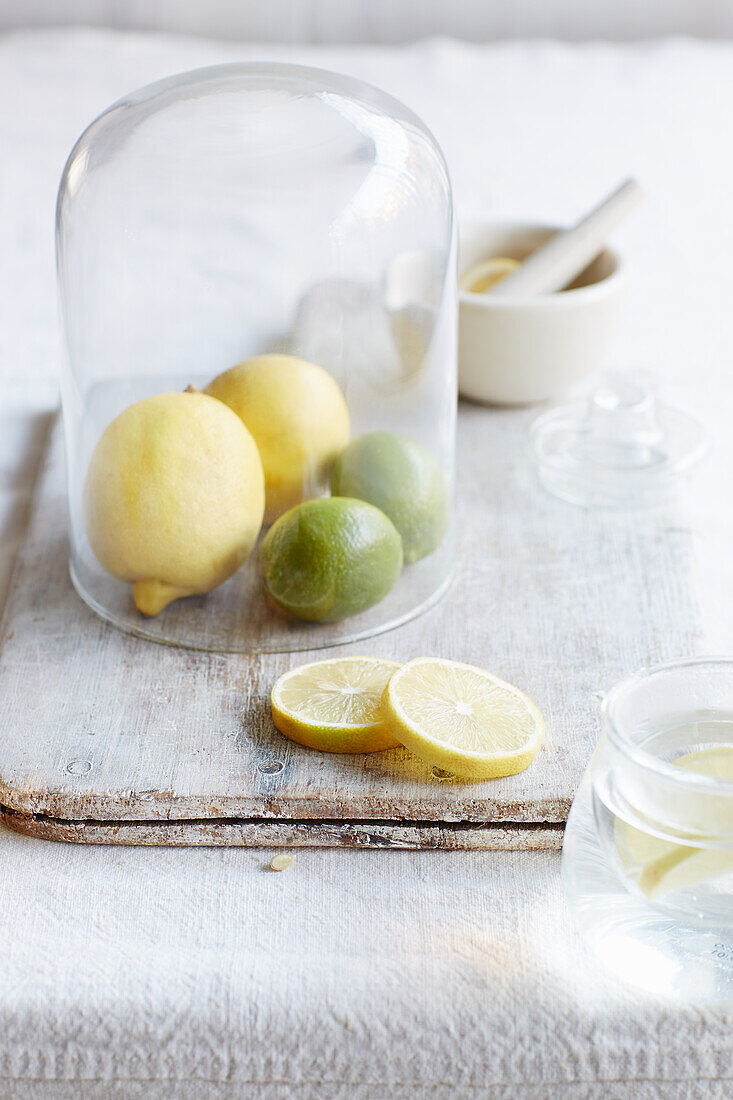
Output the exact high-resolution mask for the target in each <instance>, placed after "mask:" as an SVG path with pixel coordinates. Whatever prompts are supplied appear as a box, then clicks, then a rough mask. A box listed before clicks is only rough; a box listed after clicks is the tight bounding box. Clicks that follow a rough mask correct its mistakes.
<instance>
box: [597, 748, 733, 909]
mask: <svg viewBox="0 0 733 1100" xmlns="http://www.w3.org/2000/svg"><path fill="white" fill-rule="evenodd" d="M674 765H675V767H677V768H682V769H684V770H685V771H687V772H696V773H698V774H699V775H710V776H713V777H714V778H716V779H723V780H730V779H733V745H719V746H716V747H714V748H709V749H701V750H700V751H699V752H691V753H687V754H686V755H685V756H680V757H679V758H678V759H677V760H675V761H674ZM702 797H704V796H702ZM615 835H616V846H617V848H618V850H619V855H620V856H621V860H622V862H623V863H624V865H625V866H627V867H631V866H636V867H638V868H640V871H639V874H638V879H637V886H638V888H639V889H640V890H641V892H642V893H643V894H644V895H645V896H646V897H647V898H649V900H650V901H651V900H654V899H655V898H659V897H661V896H662V895H664V894H670V893H672V892H673V891H675V890H685V889H687V888H688V887H690V886H696V885H699V884H701V883H704V882H708V881H710V880H711V879H715V878H719V877H720V876H721V875H725V874H728V873H729V872H730V871H733V852H731V851H730V850H728V849H725V848H695V847H692V846H690V845H687V844H674V843H673V842H672V841H668V840H662V839H661V838H660V837H656V836H652V835H650V834H649V833H645V832H644V831H643V830H642V829H636V828H634V827H633V826H632V825H628V824H627V823H626V822H624V821H620V820H618V819H617V821H616V827H615Z"/></svg>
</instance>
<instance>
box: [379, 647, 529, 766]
mask: <svg viewBox="0 0 733 1100" xmlns="http://www.w3.org/2000/svg"><path fill="white" fill-rule="evenodd" d="M382 713H383V715H384V721H385V724H386V725H387V727H388V728H389V730H390V732H391V733H393V734H394V736H395V737H396V738H397V740H398V741H399V742H400V743H401V744H403V745H404V746H405V747H406V748H408V749H411V751H412V752H414V753H415V755H416V756H419V757H420V758H421V759H422V760H425V761H426V763H428V764H432V765H433V766H435V767H438V768H441V769H443V770H444V771H447V772H451V773H452V774H453V775H457V776H462V777H465V778H469V779H497V778H498V777H499V776H502V775H514V774H515V773H516V772H521V771H524V769H525V768H526V767H528V766H529V765H530V764H531V763H532V760H533V759H534V757H535V755H536V753H537V750H538V749H539V747H540V745H541V743H542V737H543V733H544V726H543V722H542V716H541V714H540V712H539V711H538V710H537V707H536V706H535V705H534V703H531V702H530V700H529V699H528V698H527V697H526V695H522V693H521V691H518V690H517V688H515V687H512V685H511V684H507V683H505V682H504V680H499V679H497V677H496V676H492V675H490V673H488V672H484V671H483V670H482V669H480V668H474V667H473V665H463V664H459V663H458V662H457V661H445V660H441V659H439V658H430V657H420V658H418V659H417V660H415V661H409V662H408V663H407V664H406V665H402V667H401V668H400V669H398V671H397V672H395V674H394V675H393V676H392V678H391V679H390V681H389V683H388V684H387V687H386V689H385V692H384V695H383V696H382Z"/></svg>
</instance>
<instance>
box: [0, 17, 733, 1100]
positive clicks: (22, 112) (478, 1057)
mask: <svg viewBox="0 0 733 1100" xmlns="http://www.w3.org/2000/svg"><path fill="white" fill-rule="evenodd" d="M255 58H258V59H282V60H291V59H292V60H297V61H302V62H305V63H309V64H317V65H321V66H323V67H326V68H331V69H337V70H341V71H346V72H350V73H353V74H355V75H357V76H360V77H363V78H365V79H367V80H369V81H370V82H372V83H375V84H378V85H380V86H381V87H383V88H385V89H386V90H387V91H389V92H391V93H393V94H394V95H396V96H397V97H398V98H400V99H402V100H404V101H405V102H406V103H408V104H409V105H410V106H411V107H413V108H414V109H415V110H416V111H417V113H418V114H420V115H422V117H423V118H424V119H425V120H426V122H427V123H428V125H429V126H430V127H431V128H432V129H433V131H434V132H435V134H436V136H437V138H438V140H439V141H440V142H441V144H442V145H443V147H444V149H445V152H446V155H447V158H448V162H449V166H450V169H451V173H452V177H453V182H454V187H455V195H456V202H457V208H458V213H459V216H463V217H468V216H474V215H481V214H484V215H487V216H490V217H500V218H505V217H506V218H511V217H517V218H529V219H533V218H536V219H537V220H542V219H547V220H558V221H570V220H572V219H574V218H575V217H577V216H578V215H579V214H580V213H581V212H582V211H583V209H584V208H586V207H587V206H589V205H591V204H592V202H593V201H594V200H595V199H596V198H598V197H600V196H601V195H603V194H604V193H605V192H607V191H608V190H610V188H611V187H612V186H613V185H614V184H615V183H616V182H617V181H619V180H620V179H622V178H623V177H624V176H626V175H629V174H635V175H637V176H638V177H639V178H640V179H642V181H643V183H644V184H645V186H646V188H647V191H648V192H649V200H648V202H647V203H646V205H645V207H644V208H643V210H642V211H640V212H639V213H638V214H636V215H635V216H634V218H633V219H632V220H630V222H629V224H628V225H627V226H625V227H624V229H623V230H622V231H621V232H620V233H619V235H618V238H617V239H618V243H619V245H620V247H622V248H623V249H624V250H625V251H626V252H627V253H629V254H631V256H632V257H633V262H634V267H635V271H636V283H637V289H636V293H635V295H634V298H633V303H632V305H631V307H630V309H629V317H628V323H627V325H626V329H625V331H624V333H623V334H622V336H621V339H620V341H619V343H618V345H617V347H616V350H615V352H614V356H613V365H616V366H621V367H628V366H638V365H642V366H645V367H647V368H649V369H651V370H652V371H653V372H655V373H656V374H657V375H658V377H659V379H660V381H661V384H662V387H663V389H664V392H665V395H666V396H667V398H668V399H669V400H670V401H672V402H676V403H683V404H684V405H685V406H686V407H688V408H691V409H693V410H695V411H697V412H698V413H699V414H700V415H701V416H702V417H703V418H704V419H705V421H706V423H707V424H708V426H709V428H710V431H711V435H712V440H713V445H714V457H715V461H713V462H712V463H709V464H708V468H707V472H703V473H702V474H701V475H700V476H701V481H700V485H701V488H700V491H699V493H697V494H696V497H695V501H694V503H693V510H695V509H696V510H697V511H696V518H695V522H697V523H699V529H700V532H701V538H700V540H699V542H700V545H699V555H698V570H699V575H700V578H701V582H702V580H704V583H701V584H700V599H701V601H702V603H703V612H704V617H705V633H706V638H705V641H706V644H707V646H708V648H709V649H710V650H713V649H720V650H723V649H726V648H727V649H729V650H733V644H732V640H733V632H732V631H731V626H730V623H729V618H730V611H729V609H730V606H731V596H733V582H732V579H731V570H730V568H729V567H728V562H727V557H726V552H727V551H729V546H730V544H729V542H727V541H726V534H727V530H728V529H729V526H728V527H727V526H726V523H729V521H727V512H728V511H730V500H731V496H730V488H731V486H730V470H731V468H733V462H731V458H732V457H733V450H732V448H733V440H731V432H730V420H731V413H732V412H733V385H732V384H731V382H730V381H729V378H730V375H731V363H730V360H731V348H732V347H733V319H732V317H733V311H731V304H730V303H731V289H732V287H733V278H732V277H731V266H732V265H731V257H733V219H731V217H730V215H729V211H730V205H731V194H732V193H733V154H732V153H731V141H730V124H731V121H730V116H731V108H732V107H733V45H727V44H712V43H701V42H691V41H683V40H677V41H669V42H662V43H652V44H647V45H639V46H611V45H605V44H593V45H587V46H572V47H571V46H564V45H560V44H556V43H549V42H534V43H512V44H507V45H502V44H498V45H491V46H471V45H467V44H458V43H456V42H453V41H449V40H432V41H427V42H424V43H420V44H417V45H414V46H408V47H395V48H389V49H377V48H369V49H355V48H353V47H351V48H333V47H332V48H327V49H326V48H317V49H316V48H303V47H300V48H297V49H296V48H293V47H285V48H278V47H274V46H267V47H253V46H251V45H247V46H241V45H232V44H216V43H211V42H202V41H199V40H194V39H171V38H167V37H162V36H155V35H145V36H137V35H123V34H120V33H115V32H91V31H74V32H59V31H46V32H36V33H30V32H23V33H16V34H11V35H8V36H6V37H4V38H0V398H1V400H0V548H1V550H2V569H1V570H0V602H1V601H2V599H4V593H5V589H6V586H7V581H8V577H9V573H10V569H11V567H12V560H13V557H14V553H15V550H16V548H17V545H18V540H19V539H20V538H21V537H22V532H23V528H24V523H25V516H26V512H27V503H28V500H29V497H30V493H31V489H32V484H33V479H34V476H35V471H36V468H37V464H38V459H39V454H40V447H41V444H42V440H43V437H44V433H45V428H46V426H47V424H48V414H49V412H50V411H51V410H52V409H53V407H54V406H55V404H56V389H57V383H56V379H57V367H58V360H59V338H58V328H57V321H56V302H55V286H54V269H53V211H54V198H55V189H56V186H57V182H58V178H59V176H60V173H61V169H62V167H63V163H64V160H65V157H66V155H67V153H68V151H69V149H70V147H71V145H72V143H73V141H74V140H75V138H76V137H77V136H78V134H79V132H80V131H81V130H82V129H83V128H84V126H85V125H86V124H87V123H88V122H89V121H90V120H91V118H92V117H93V116H94V115H95V114H96V113H98V112H99V111H101V110H102V109H104V108H105V107H106V106H107V105H108V104H109V103H110V102H111V101H113V100H114V99H116V98H117V97H118V96H120V95H122V94H123V93H124V92H126V91H128V90H130V89H131V88H133V87H136V86H139V85H141V84H144V83H147V82H149V81H150V80H153V79H156V78H158V77H162V76H165V75H168V74H170V73H173V72H176V71H180V70H183V69H187V68H193V67H196V66H198V65H204V64H211V63H215V62H218V61H229V60H236V59H241V60H246V59H255ZM456 656H459V657H460V655H459V654H457V655H456ZM0 751H1V749H0ZM270 854H271V853H267V852H264V851H258V850H245V849H235V850H221V849H200V850H185V849H179V850H175V849H174V850H166V849H161V850H152V849H115V848H81V847H74V846H70V845H60V844H50V843H44V842H41V841H34V840H30V839H27V838H23V837H20V836H16V835H15V834H12V833H10V832H7V831H3V832H1V833H0V898H1V899H2V925H1V926H0V927H1V931H0V1096H2V1097H3V1098H5V1097H8V1098H15V1097H17V1098H19V1100H20V1098H25V1097H33V1098H36V1097H38V1098H39V1100H40V1098H46V1097H50V1098H55V1100H66V1098H67V1097H89V1098H92V1097H94V1098H95V1100H96V1098H100V1097H105V1098H106V1097H120V1098H124V1100H128V1098H129V1100H136V1098H138V1097H141V1098H142V1097H145V1098H153V1100H154V1098H156V1097H172V1098H176V1100H177V1098H182V1100H208V1098H209V1097H217V1098H218V1097H245V1098H247V1097H252V1098H257V1100H260V1098H261V1100H284V1098H289V1097H295V1098H308V1100H310V1098H313V1100H387V1098H395V1100H401V1098H403V1097H404V1098H407V1097H417V1096H419V1097H423V1096H424V1097H430V1098H433V1100H444V1098H445V1100H448V1098H451V1100H452V1098H458V1100H461V1098H463V1097H466V1098H468V1097H478V1096H482V1097H491V1098H493V1100H499V1098H501V1100H546V1098H547V1100H555V1098H557V1100H565V1098H567V1100H576V1098H577V1100H580V1098H583V1100H585V1098H601V1097H603V1098H604V1100H605V1098H611V1100H613V1098H627V1097H628V1098H632V1100H652V1098H654V1100H657V1098H676V1097H680V1098H681V1097H685V1098H691V1097H698V1096H699V1097H705V1098H706V1100H708V1098H709V1100H718V1098H721V1100H722V1098H723V1097H730V1096H731V1095H733V1037H732V1036H733V1032H732V1030H731V1027H732V1025H733V1013H730V1012H725V1011H722V1010H718V1009H712V1008H706V1007H704V1006H701V1007H691V1006H690V1007H685V1006H680V1005H675V1004H673V1003H668V1002H665V1001H663V1000H659V999H654V998H649V997H646V996H643V995H641V994H640V993H638V992H635V991H633V990H631V989H627V988H626V987H623V986H621V985H620V984H618V983H617V982H616V981H615V980H613V979H612V978H611V977H609V976H608V975H607V974H606V973H605V972H604V970H603V969H602V968H601V967H600V966H599V965H598V964H597V963H596V962H595V961H594V960H592V959H590V958H589V957H588V956H587V954H586V953H585V950H584V948H583V947H582V945H581V943H580V942H579V940H578V939H577V937H576V935H575V933H574V931H573V929H572V927H571V923H570V918H569V915H568V912H567V910H566V907H565V903H564V900H563V897H562V891H561V886H560V881H559V856H558V855H557V854H556V853H506V852H494V853H492V852H484V853H455V852H385V851H361V852H358V851H339V850H301V851H299V852H298V853H297V856H296V859H295V862H294V863H293V865H292V867H291V868H290V869H289V870H288V871H287V872H285V873H283V874H272V873H270V872H269V871H267V870H266V867H267V864H268V862H269V858H270Z"/></svg>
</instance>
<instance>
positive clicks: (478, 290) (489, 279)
mask: <svg viewBox="0 0 733 1100" xmlns="http://www.w3.org/2000/svg"><path fill="white" fill-rule="evenodd" d="M518 267H519V260H512V259H511V258H510V257H509V256H494V258H493V259H491V260H482V261H481V263H480V264H474V265H473V267H469V269H468V271H464V273H463V275H461V277H460V279H459V281H458V286H459V287H460V289H461V290H467V291H468V292H469V293H470V294H485V293H486V291H487V290H491V288H492V286H495V285H496V283H498V282H499V280H500V279H503V278H504V277H505V276H506V275H510V274H511V273H512V271H516V270H517V268H518Z"/></svg>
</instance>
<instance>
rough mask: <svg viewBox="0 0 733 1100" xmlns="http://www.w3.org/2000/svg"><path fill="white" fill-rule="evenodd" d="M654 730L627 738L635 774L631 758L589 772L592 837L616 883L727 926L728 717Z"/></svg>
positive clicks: (696, 920) (730, 889)
mask: <svg viewBox="0 0 733 1100" xmlns="http://www.w3.org/2000/svg"><path fill="white" fill-rule="evenodd" d="M655 727H656V728H654V727H652V728H648V729H644V728H643V727H641V726H639V727H637V729H636V731H635V737H634V742H635V744H636V746H637V747H638V748H639V749H640V750H642V753H643V754H645V755H647V754H648V759H647V760H646V761H644V766H643V768H642V767H641V766H640V767H639V769H638V770H637V769H635V767H634V764H635V761H634V760H633V758H632V760H631V761H630V762H629V761H628V760H627V761H625V762H623V761H621V762H619V764H618V766H617V767H616V768H614V767H613V765H611V766H604V767H600V768H597V769H596V771H595V774H594V781H593V811H594V816H595V821H596V826H597V829H598V833H599V839H600V840H601V843H602V845H603V847H604V848H605V851H606V853H607V855H608V857H609V859H610V861H611V864H612V866H613V867H614V869H615V871H616V873H617V875H618V876H619V878H620V879H621V880H622V881H623V882H624V883H625V885H626V886H627V888H628V889H629V890H630V891H632V892H633V893H634V894H635V895H637V896H638V897H639V898H640V899H644V900H645V901H646V902H648V903H649V904H650V905H652V906H653V907H654V908H655V909H658V910H661V911H662V912H663V913H667V914H669V915H670V916H673V917H677V918H681V919H683V920H684V921H686V922H689V923H691V924H696V925H700V924H703V925H713V926H717V927H721V926H722V927H727V926H728V925H730V926H731V927H733V711H717V710H698V711H695V712H693V713H691V714H686V715H682V714H680V715H677V716H676V718H674V719H672V720H671V721H670V722H669V723H666V722H663V723H661V724H658V723H655ZM655 761H656V762H659V765H660V766H661V767H660V769H659V771H657V769H656V768H655V767H654V762H655ZM607 763H608V762H607ZM670 765H671V768H673V769H675V770H676V771H677V772H678V773H679V775H678V776H677V775H675V772H674V771H671V770H670V767H669V766H670ZM622 768H623V772H622V773H621V769H622Z"/></svg>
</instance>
